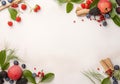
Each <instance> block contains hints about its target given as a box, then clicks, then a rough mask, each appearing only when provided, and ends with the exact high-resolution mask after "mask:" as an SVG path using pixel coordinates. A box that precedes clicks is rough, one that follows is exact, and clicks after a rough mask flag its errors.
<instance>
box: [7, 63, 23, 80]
mask: <svg viewBox="0 0 120 84" xmlns="http://www.w3.org/2000/svg"><path fill="white" fill-rule="evenodd" d="M21 76H22V69H21V68H20V67H19V66H18V65H14V66H12V67H10V68H9V69H8V77H9V78H10V79H12V80H18V79H20V77H21Z"/></svg>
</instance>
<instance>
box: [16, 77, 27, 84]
mask: <svg viewBox="0 0 120 84" xmlns="http://www.w3.org/2000/svg"><path fill="white" fill-rule="evenodd" d="M27 83H28V80H27V79H26V78H21V79H19V80H17V81H16V84H27Z"/></svg>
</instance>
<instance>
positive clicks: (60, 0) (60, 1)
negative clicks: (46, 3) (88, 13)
mask: <svg viewBox="0 0 120 84" xmlns="http://www.w3.org/2000/svg"><path fill="white" fill-rule="evenodd" d="M57 1H58V2H59V3H60V4H63V3H67V2H68V0H57Z"/></svg>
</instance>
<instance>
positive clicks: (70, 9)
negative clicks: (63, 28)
mask: <svg viewBox="0 0 120 84" xmlns="http://www.w3.org/2000/svg"><path fill="white" fill-rule="evenodd" d="M72 9H73V4H72V3H71V2H68V3H67V5H66V12H67V13H70V12H71V11H72Z"/></svg>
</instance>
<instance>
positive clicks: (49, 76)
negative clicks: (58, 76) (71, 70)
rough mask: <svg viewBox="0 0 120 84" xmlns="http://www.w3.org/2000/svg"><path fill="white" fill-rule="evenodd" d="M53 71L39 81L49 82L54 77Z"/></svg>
mask: <svg viewBox="0 0 120 84" xmlns="http://www.w3.org/2000/svg"><path fill="white" fill-rule="evenodd" d="M54 77H55V75H54V73H47V74H46V75H45V76H44V77H43V78H42V80H41V82H50V81H52V80H53V79H54Z"/></svg>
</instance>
